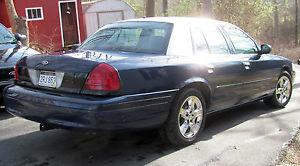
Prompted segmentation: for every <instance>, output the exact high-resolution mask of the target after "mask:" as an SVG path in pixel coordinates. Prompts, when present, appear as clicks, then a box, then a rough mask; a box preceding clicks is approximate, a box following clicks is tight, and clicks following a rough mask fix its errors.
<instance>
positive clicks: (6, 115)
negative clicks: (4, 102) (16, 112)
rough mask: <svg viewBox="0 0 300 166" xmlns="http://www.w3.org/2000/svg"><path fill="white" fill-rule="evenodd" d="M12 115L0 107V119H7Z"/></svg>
mask: <svg viewBox="0 0 300 166" xmlns="http://www.w3.org/2000/svg"><path fill="white" fill-rule="evenodd" d="M12 117H13V116H12V115H10V114H9V113H7V112H6V111H5V109H4V108H3V107H2V108H0V121H1V120H5V119H9V118H12Z"/></svg>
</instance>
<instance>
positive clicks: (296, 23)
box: [295, 0, 299, 46]
mask: <svg viewBox="0 0 300 166" xmlns="http://www.w3.org/2000/svg"><path fill="white" fill-rule="evenodd" d="M295 8H296V11H295V45H296V46H298V44H299V42H298V28H299V20H298V0H295Z"/></svg>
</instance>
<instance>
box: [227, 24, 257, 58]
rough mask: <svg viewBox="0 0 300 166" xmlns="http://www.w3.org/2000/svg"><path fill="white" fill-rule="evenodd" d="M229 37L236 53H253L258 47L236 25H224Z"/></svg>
mask: <svg viewBox="0 0 300 166" xmlns="http://www.w3.org/2000/svg"><path fill="white" fill-rule="evenodd" d="M224 29H225V31H226V32H227V34H228V36H229V37H230V39H231V41H232V43H233V46H234V48H235V52H236V53H237V54H255V53H257V51H258V49H257V46H256V44H255V42H254V41H253V40H252V39H251V38H250V37H249V36H248V35H247V34H246V33H244V32H243V31H241V30H240V29H238V28H236V27H228V26H227V27H224Z"/></svg>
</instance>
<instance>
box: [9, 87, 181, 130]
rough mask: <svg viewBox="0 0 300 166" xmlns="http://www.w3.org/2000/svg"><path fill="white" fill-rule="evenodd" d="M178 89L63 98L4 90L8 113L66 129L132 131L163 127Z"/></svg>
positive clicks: (43, 92)
mask: <svg viewBox="0 0 300 166" xmlns="http://www.w3.org/2000/svg"><path fill="white" fill-rule="evenodd" d="M176 91H177V90H171V91H164V92H155V93H147V94H138V95H126V96H120V97H112V98H103V97H91V96H82V95H61V94H53V93H51V94H50V93H48V92H45V91H39V90H34V89H28V88H24V87H20V86H16V85H15V86H12V87H9V88H7V89H5V94H4V102H5V105H6V110H7V111H8V112H10V113H11V114H13V115H15V116H20V117H23V118H25V119H28V120H32V121H35V122H38V123H42V124H47V125H49V126H53V127H57V128H64V129H79V130H124V129H125V130H130V129H133V130H135V129H144V128H153V127H158V126H159V125H162V124H163V123H164V122H165V121H166V119H167V117H168V114H169V108H170V103H171V101H172V99H173V97H174V96H175V94H176Z"/></svg>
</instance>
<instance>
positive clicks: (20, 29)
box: [5, 0, 29, 46]
mask: <svg viewBox="0 0 300 166" xmlns="http://www.w3.org/2000/svg"><path fill="white" fill-rule="evenodd" d="M5 4H6V8H7V12H8V16H9V21H10V24H11V28H12V31H13V33H20V34H23V35H26V36H27V39H26V41H24V43H23V44H24V45H27V46H28V37H29V32H28V25H27V22H26V19H25V18H21V17H19V16H18V14H17V12H16V8H15V5H14V1H13V0H6V1H5Z"/></svg>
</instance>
